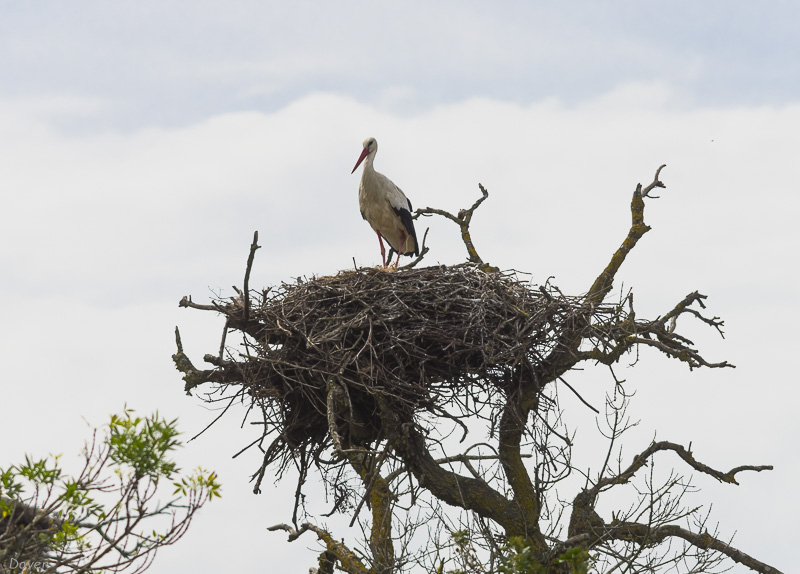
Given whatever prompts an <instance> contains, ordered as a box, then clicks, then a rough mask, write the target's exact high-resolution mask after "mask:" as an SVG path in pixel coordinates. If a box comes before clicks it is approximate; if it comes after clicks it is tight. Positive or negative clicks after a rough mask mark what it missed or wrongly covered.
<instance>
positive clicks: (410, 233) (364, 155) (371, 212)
mask: <svg viewBox="0 0 800 574" xmlns="http://www.w3.org/2000/svg"><path fill="white" fill-rule="evenodd" d="M377 153H378V142H377V141H376V140H375V138H367V139H365V140H364V151H362V152H361V155H360V156H359V158H358V161H357V162H356V166H355V167H354V168H353V171H351V172H350V173H355V171H356V169H358V166H359V165H361V162H362V161H364V160H365V159H366V160H367V161H364V171H363V173H362V174H361V183H360V184H359V185H358V207H359V208H360V209H361V217H363V218H364V219H366V220H367V223H369V224H370V225H371V226H372V229H374V230H375V233H377V234H378V242H379V243H380V245H381V257H382V258H383V266H384V267H386V248H385V247H384V246H383V240H384V239H385V240H386V241H387V243H389V246H390V247H391V248H392V249H394V250H395V252H396V253H397V260H396V261H395V264H394V266H395V269H396V268H397V264H398V263H399V262H400V256H401V255H409V256H410V255H419V243H418V242H417V232H416V231H415V230H414V220H413V219H412V218H411V210H412V207H411V202H410V201H409V200H408V198H407V197H406V196H405V194H404V193H403V192H402V191H401V190H400V188H399V187H397V186H396V185H395V184H394V183H392V180H390V179H389V178H388V177H386V176H385V175H383V174H382V173H378V172H377V171H375V168H374V167H372V162H373V161H375V154H377ZM389 262H390V263H391V257H390V258H389Z"/></svg>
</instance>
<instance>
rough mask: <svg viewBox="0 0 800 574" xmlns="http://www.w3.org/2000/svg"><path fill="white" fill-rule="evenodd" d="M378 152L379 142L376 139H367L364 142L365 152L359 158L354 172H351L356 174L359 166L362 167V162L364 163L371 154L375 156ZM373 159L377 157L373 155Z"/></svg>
mask: <svg viewBox="0 0 800 574" xmlns="http://www.w3.org/2000/svg"><path fill="white" fill-rule="evenodd" d="M376 151H378V140H376V139H375V138H367V139H365V140H364V150H363V151H362V152H361V155H360V156H359V157H358V161H357V162H356V166H355V167H354V168H353V171H351V172H350V173H355V171H356V170H357V169H358V166H360V165H361V162H362V161H364V159H365V158H366V157H367V156H368V155H369V154H374V153H375V152H376ZM372 157H375V156H374V155H373V156H372Z"/></svg>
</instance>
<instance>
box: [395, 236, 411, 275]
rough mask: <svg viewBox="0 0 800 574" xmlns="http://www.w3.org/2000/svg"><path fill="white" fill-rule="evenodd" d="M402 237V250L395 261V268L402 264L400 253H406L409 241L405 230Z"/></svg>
mask: <svg viewBox="0 0 800 574" xmlns="http://www.w3.org/2000/svg"><path fill="white" fill-rule="evenodd" d="M400 237H402V242H401V243H400V251H398V252H397V259H395V261H394V268H395V269H397V266H398V265H400V255H401V254H402V255H405V250H406V241H408V235H406V232H405V231H403V232H402V235H401V236H400Z"/></svg>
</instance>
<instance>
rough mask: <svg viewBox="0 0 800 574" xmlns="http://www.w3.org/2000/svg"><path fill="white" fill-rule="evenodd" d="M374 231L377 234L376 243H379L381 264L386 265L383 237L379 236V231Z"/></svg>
mask: <svg viewBox="0 0 800 574" xmlns="http://www.w3.org/2000/svg"><path fill="white" fill-rule="evenodd" d="M375 233H377V234H378V243H380V244H381V259H383V266H384V267H386V248H385V247H384V246H383V237H381V232H380V231H376V232H375Z"/></svg>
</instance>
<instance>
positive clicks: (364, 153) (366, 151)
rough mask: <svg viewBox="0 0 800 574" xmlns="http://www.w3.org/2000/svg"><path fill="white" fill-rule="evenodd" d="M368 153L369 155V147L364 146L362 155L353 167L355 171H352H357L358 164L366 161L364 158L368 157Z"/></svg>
mask: <svg viewBox="0 0 800 574" xmlns="http://www.w3.org/2000/svg"><path fill="white" fill-rule="evenodd" d="M368 155H369V149H368V148H364V151H362V152H361V155H360V156H359V157H358V161H357V162H356V166H355V167H354V168H353V171H351V172H350V173H355V172H356V170H357V169H358V166H360V165H361V162H362V161H364V158H365V157H367V156H368Z"/></svg>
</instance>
